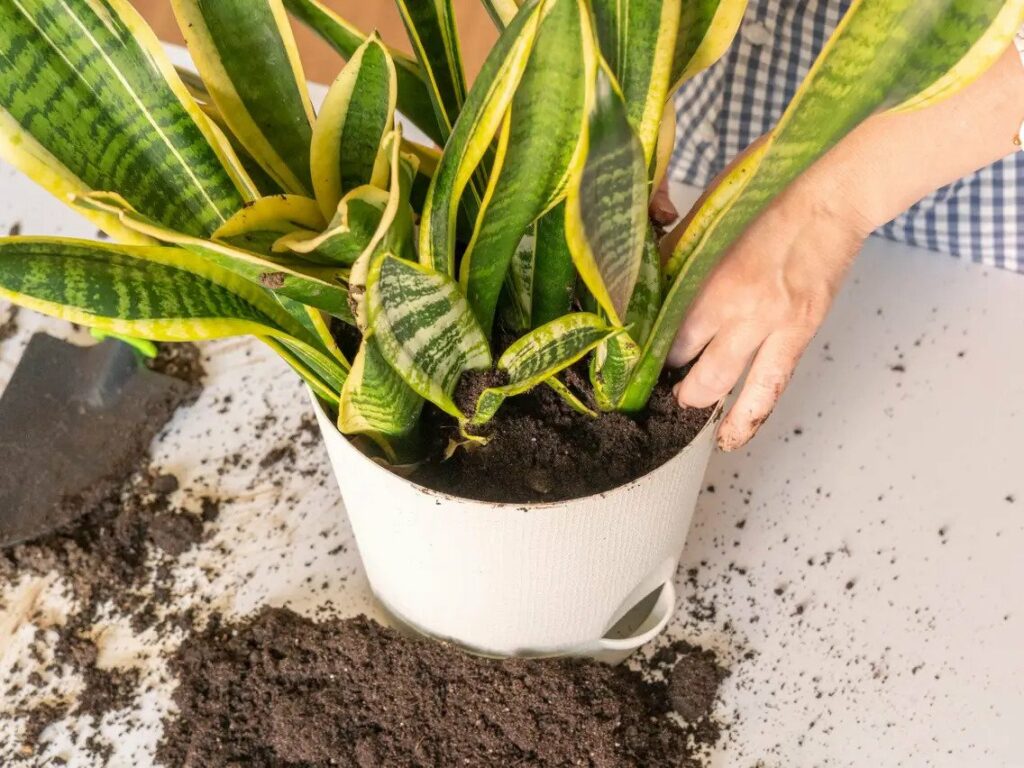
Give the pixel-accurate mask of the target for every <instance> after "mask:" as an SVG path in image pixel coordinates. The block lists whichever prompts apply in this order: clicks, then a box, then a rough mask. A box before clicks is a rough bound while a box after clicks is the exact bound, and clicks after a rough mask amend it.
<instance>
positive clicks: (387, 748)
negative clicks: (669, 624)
mask: <svg viewBox="0 0 1024 768" xmlns="http://www.w3.org/2000/svg"><path fill="white" fill-rule="evenodd" d="M693 658H695V657H692V656H683V657H681V659H680V661H679V664H683V665H685V664H689V663H690V661H691V660H692V659H693ZM701 658H703V657H701ZM701 663H703V662H701ZM172 667H173V669H174V671H175V672H176V675H177V677H178V678H179V680H180V685H179V687H178V689H177V691H176V693H175V702H176V704H177V706H178V709H179V714H178V715H177V716H175V717H172V719H171V720H170V721H169V722H165V730H164V739H163V741H162V742H161V744H160V747H159V750H158V759H159V760H161V761H163V762H164V763H166V764H167V765H202V766H204V767H205V768H219V767H220V766H234V765H242V764H244V765H251V766H257V767H259V766H328V765H332V766H333V765H338V766H359V768H377V767H378V766H389V768H404V767H406V766H409V767H412V766H439V767H440V766H455V765H460V766H481V767H483V766H488V767H489V766H512V765H530V766H602V767H603V768H627V766H628V767H630V768H641V767H642V768H662V767H665V768H667V767H668V766H673V768H680V767H681V768H696V766H698V765H699V762H698V761H697V755H698V754H699V753H700V752H701V750H702V749H704V748H706V747H708V746H710V745H711V743H712V740H714V739H717V738H718V729H717V728H702V727H700V725H701V724H702V723H704V722H706V721H708V720H709V719H710V718H709V710H710V705H711V703H712V702H713V697H712V698H710V699H706V702H707V706H706V707H705V708H704V709H703V711H701V712H700V713H699V717H698V718H697V720H699V721H700V722H693V721H688V722H687V725H686V726H685V727H684V726H683V725H680V724H679V719H678V717H677V715H674V714H671V713H672V708H671V696H670V693H669V690H670V689H669V686H668V685H667V684H659V683H649V682H646V681H645V680H644V678H643V677H642V676H641V675H640V674H639V673H637V672H632V671H630V670H628V669H626V668H624V667H614V668H613V667H608V666H604V665H601V664H597V663H593V662H578V661H570V660H546V661H540V660H523V659H516V660H508V661H493V660H488V659H481V658H477V657H474V656H470V655H467V654H465V653H462V652H461V651H458V650H456V649H454V648H452V647H450V646H446V645H443V644H439V643H436V642H433V641H428V640H423V639H419V638H406V637H403V636H400V635H399V634H397V633H396V632H394V631H392V630H390V629H386V628H384V627H382V626H380V625H379V624H377V623H375V622H373V621H370V620H368V619H367V618H365V617H357V618H353V619H344V620H332V621H325V622H322V623H316V622H314V621H312V620H309V619H306V618H303V617H301V616H299V615H298V614H296V613H293V612H292V611H289V610H287V609H280V608H278V609H270V608H265V609H263V610H262V611H261V612H260V613H258V614H256V615H255V616H254V617H253V618H251V619H249V620H247V621H246V622H244V623H243V624H240V625H235V626H216V625H211V626H209V627H208V628H207V629H206V630H205V631H204V632H203V633H201V634H198V635H193V636H192V637H191V638H189V639H188V640H186V641H185V643H184V644H183V645H182V646H181V648H180V649H179V651H178V654H177V656H176V657H175V659H174V661H173V663H172ZM673 674H675V673H673ZM701 674H702V673H701ZM702 700H703V699H702ZM688 701H689V703H696V700H695V699H692V700H688ZM689 714H690V715H691V716H693V715H697V714H698V713H697V712H696V711H691V712H690V713H689Z"/></svg>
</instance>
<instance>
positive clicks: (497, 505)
mask: <svg viewBox="0 0 1024 768" xmlns="http://www.w3.org/2000/svg"><path fill="white" fill-rule="evenodd" d="M306 389H307V391H308V392H309V396H310V399H311V400H312V401H313V407H314V408H315V409H316V411H317V416H319V417H320V422H321V423H323V422H327V423H329V424H331V428H332V429H333V431H334V432H335V433H336V434H337V435H338V436H339V437H340V438H341V439H342V440H343V441H344V442H345V443H346V444H347V445H348V447H349V448H351V449H352V451H353V452H354V453H356V454H358V455H359V457H360V458H361V459H362V460H363V461H364V462H366V463H367V464H369V465H371V466H372V467H374V468H375V469H377V470H379V471H381V472H387V473H388V475H390V476H391V477H394V478H396V479H398V480H401V481H403V482H405V483H407V484H409V485H411V486H412V487H413V488H415V489H416V490H418V491H420V492H421V493H423V494H424V495H426V496H433V497H435V498H437V499H441V500H443V501H455V502H469V503H471V504H479V505H482V506H487V507H492V508H494V509H495V510H500V509H508V510H510V511H512V510H514V511H521V512H527V511H533V510H546V509H555V508H559V507H565V506H566V505H568V504H572V503H575V502H580V501H586V500H588V499H605V498H607V497H608V496H610V495H612V494H619V493H624V492H626V491H628V490H631V489H633V488H635V487H636V486H638V485H640V484H641V483H642V482H644V481H645V480H647V479H648V478H649V477H650V476H651V475H653V474H655V473H656V472H660V471H661V470H663V469H664V468H665V467H667V466H668V465H669V464H671V463H672V462H674V461H675V460H676V459H678V458H679V457H680V456H682V455H683V454H685V453H686V452H687V451H689V450H691V449H692V448H693V445H694V443H696V442H697V441H698V440H700V439H701V438H702V437H704V435H705V433H706V432H707V431H708V430H709V429H713V428H714V427H715V426H716V425H717V424H718V422H719V420H720V419H721V417H722V412H723V410H724V406H725V400H724V399H722V400H720V401H719V402H718V403H717V404H716V405H715V406H714V410H712V412H711V415H710V416H708V419H707V421H706V422H705V423H704V426H703V427H701V428H700V431H699V432H697V434H696V435H694V437H693V439H692V440H690V442H689V443H687V444H686V445H685V446H683V448H682V450H680V451H679V452H678V453H676V454H675V455H674V456H672V458H670V459H667V460H666V461H665V462H663V463H661V464H659V465H658V466H656V467H654V468H653V469H652V470H650V471H649V472H646V473H645V474H643V475H641V476H640V477H636V478H634V479H632V480H630V481H628V482H626V483H623V484H622V485H617V486H615V487H614V488H609V489H608V490H607V491H598V492H597V493H591V494H588V495H587V496H575V497H573V498H571V499H562V500H561V501H533V502H508V501H484V500H482V499H473V498H469V497H468V496H455V495H453V494H450V493H445V492H444V491H438V490H436V489H434V488H430V487H428V486H425V485H420V484H419V483H416V482H413V481H412V480H410V479H409V478H408V477H404V476H403V475H400V474H398V473H397V472H392V471H391V470H390V469H388V468H387V466H385V465H384V464H382V463H380V462H378V461H376V460H374V459H373V458H371V457H369V456H367V455H366V454H365V453H363V452H362V451H361V450H359V448H358V446H356V445H355V444H354V443H353V442H352V441H351V440H350V439H349V436H348V435H346V434H345V433H343V432H342V431H341V430H340V429H338V427H337V425H336V424H335V423H334V420H333V419H331V418H330V417H329V416H328V414H327V411H326V410H324V406H323V404H322V403H321V402H320V398H319V397H317V396H316V393H315V392H313V390H311V389H309V386H308V385H307V387H306Z"/></svg>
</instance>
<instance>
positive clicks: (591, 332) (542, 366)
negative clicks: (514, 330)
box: [471, 312, 617, 425]
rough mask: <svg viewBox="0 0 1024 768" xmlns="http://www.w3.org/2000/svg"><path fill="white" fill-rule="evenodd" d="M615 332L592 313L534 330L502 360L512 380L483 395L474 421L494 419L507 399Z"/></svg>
mask: <svg viewBox="0 0 1024 768" xmlns="http://www.w3.org/2000/svg"><path fill="white" fill-rule="evenodd" d="M615 333H617V331H616V330H615V329H614V328H610V327H609V326H608V324H607V323H606V322H605V321H604V320H603V319H602V318H601V317H599V316H597V315H593V314H590V313H588V312H577V313H575V314H571V315H566V316H565V317H560V318H559V319H558V320H555V321H553V322H550V323H547V324H545V325H542V326H541V327H539V328H536V329H534V330H532V331H530V332H529V333H528V334H526V335H525V336H523V337H521V338H519V339H518V340H517V341H516V342H515V343H513V344H512V346H510V347H509V348H508V349H507V350H505V352H504V354H502V356H501V358H500V359H499V360H498V369H499V370H501V371H505V372H506V373H507V374H508V378H509V383H508V384H506V385H504V386H501V387H489V388H487V389H485V390H484V391H483V392H482V393H481V394H480V398H479V400H478V401H477V404H476V410H475V411H474V413H473V417H472V421H471V423H473V424H476V425H479V424H485V423H486V422H488V421H490V420H491V419H492V418H493V417H494V414H495V413H497V411H498V408H500V407H501V404H502V403H503V402H504V401H505V399H506V398H508V397H512V396H513V395H518V394H521V393H523V392H526V391H528V390H530V389H533V388H534V387H536V386H537V385H539V384H541V383H543V382H545V381H547V380H548V379H552V378H553V377H554V376H555V375H556V374H557V373H558V372H559V371H562V370H564V369H566V368H568V367H569V366H570V365H572V364H573V363H575V362H576V361H577V360H580V359H581V358H582V357H583V356H584V355H586V354H587V353H588V352H590V351H591V350H592V349H594V348H595V347H597V346H598V345H599V344H600V343H601V342H602V341H604V340H605V339H607V338H608V337H609V335H611V334H615Z"/></svg>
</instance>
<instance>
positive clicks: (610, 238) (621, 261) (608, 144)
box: [566, 68, 648, 325]
mask: <svg viewBox="0 0 1024 768" xmlns="http://www.w3.org/2000/svg"><path fill="white" fill-rule="evenodd" d="M646 169H647V164H646V162H645V160H644V150H643V147H642V146H641V145H640V140H639V139H638V138H637V136H636V133H635V132H634V131H633V129H632V127H631V126H630V124H629V119H628V117H627V116H626V109H625V105H624V104H623V102H622V96H621V95H620V94H619V93H618V91H617V90H616V87H615V84H614V81H613V80H612V78H611V76H610V75H609V74H608V73H607V72H606V71H605V70H604V69H603V68H602V69H599V70H598V75H597V90H596V93H595V99H594V107H593V109H592V111H591V113H590V119H589V125H588V132H587V152H586V159H585V161H584V164H583V168H582V169H581V171H580V172H579V173H578V174H577V178H576V180H575V182H574V184H573V185H572V186H571V187H570V190H569V198H568V200H567V202H566V239H567V241H568V243H569V249H570V251H571V252H572V257H573V261H574V263H575V264H576V269H577V270H578V271H579V273H580V277H581V278H582V280H583V282H584V283H585V284H586V286H587V288H588V289H589V290H590V292H591V293H592V294H593V295H594V298H596V299H597V301H598V304H600V306H601V308H602V309H603V310H604V311H605V312H606V313H607V314H608V317H609V318H610V319H611V320H612V322H613V323H614V324H615V325H622V322H623V320H624V319H625V316H626V309H627V307H628V305H629V300H630V298H631V297H632V295H633V287H634V286H635V285H636V281H637V276H638V275H639V274H640V267H641V264H642V262H643V248H644V237H645V234H646V231H647V197H648V195H647V170H646Z"/></svg>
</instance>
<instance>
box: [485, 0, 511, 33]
mask: <svg viewBox="0 0 1024 768" xmlns="http://www.w3.org/2000/svg"><path fill="white" fill-rule="evenodd" d="M480 1H481V2H482V3H483V4H484V8H485V9H486V10H487V14H488V15H489V16H490V17H491V20H492V21H493V22H494V25H495V26H496V27H497V28H498V29H505V27H507V26H508V25H509V24H511V23H512V19H514V18H515V17H516V14H517V13H519V5H520V3H519V2H518V0H480Z"/></svg>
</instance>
